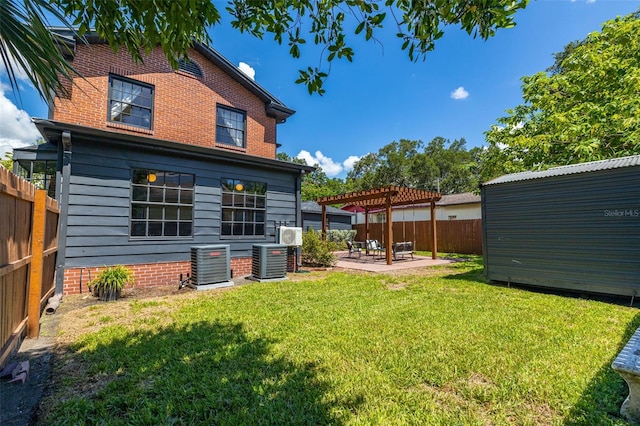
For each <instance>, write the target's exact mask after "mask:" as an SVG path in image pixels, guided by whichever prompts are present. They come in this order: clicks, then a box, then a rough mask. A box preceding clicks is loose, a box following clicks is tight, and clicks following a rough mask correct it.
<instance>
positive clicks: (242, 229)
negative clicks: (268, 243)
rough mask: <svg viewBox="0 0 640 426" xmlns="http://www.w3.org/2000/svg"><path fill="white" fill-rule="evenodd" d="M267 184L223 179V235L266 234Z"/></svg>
mask: <svg viewBox="0 0 640 426" xmlns="http://www.w3.org/2000/svg"><path fill="white" fill-rule="evenodd" d="M266 198H267V184H266V183H262V182H251V181H247V180H239V179H222V227H221V231H220V233H221V234H222V235H223V236H234V237H243V236H245V237H249V236H264V234H265V224H266V220H267V219H266V218H267V214H266Z"/></svg>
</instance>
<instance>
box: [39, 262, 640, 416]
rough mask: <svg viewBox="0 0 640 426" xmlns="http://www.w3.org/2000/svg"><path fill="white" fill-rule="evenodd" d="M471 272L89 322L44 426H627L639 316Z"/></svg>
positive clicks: (324, 277) (325, 278)
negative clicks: (623, 364)
mask: <svg viewBox="0 0 640 426" xmlns="http://www.w3.org/2000/svg"><path fill="white" fill-rule="evenodd" d="M474 259H475V260H474V261H471V262H460V263H456V264H453V265H449V266H446V267H438V268H436V269H435V270H433V271H432V272H430V273H429V274H426V275H425V274H415V275H406V274H403V275H397V276H390V275H382V274H380V275H372V274H356V273H346V272H330V273H321V274H320V275H315V274H316V273H314V274H310V276H309V279H308V280H304V281H284V282H275V283H256V284H251V285H247V286H242V287H240V288H238V289H234V290H231V291H226V292H222V293H217V292H198V293H193V292H192V293H189V294H188V296H187V297H183V296H174V297H170V298H163V299H162V300H161V301H151V302H149V301H145V302H141V301H138V300H133V301H127V300H126V299H124V300H121V301H119V302H118V303H116V304H114V303H111V304H105V305H99V308H97V310H96V308H93V310H89V309H88V308H87V309H86V315H87V318H92V315H98V318H99V319H100V320H99V321H98V322H96V323H95V324H92V325H91V326H89V327H86V329H85V330H84V334H80V335H78V334H75V335H73V336H74V337H73V338H71V337H69V336H70V334H72V333H69V332H67V331H65V332H64V334H62V337H65V338H66V339H67V340H66V341H68V342H69V343H68V346H67V347H65V348H64V350H63V352H62V354H61V356H60V357H59V362H58V363H57V368H56V375H57V376H58V377H60V380H57V381H56V384H57V388H56V392H55V394H54V395H52V396H51V397H50V398H49V399H48V400H47V401H45V403H44V406H45V409H44V413H45V418H44V419H43V420H42V423H43V424H95V423H100V424H122V425H124V424H230V425H231V424H278V425H280V424H296V425H298V424H313V425H316V424H345V425H351V424H367V425H369V424H381V425H382V424H384V425H405V424H418V425H424V424H433V425H451V424H470V425H475V424H477V425H484V424H496V425H499V424H522V425H543V424H544V425H547V424H569V425H571V424H584V425H591V424H613V425H618V424H620V425H621V424H626V423H625V422H624V421H623V420H621V419H620V418H619V416H618V410H619V406H620V403H621V402H622V399H623V398H624V396H625V392H626V390H625V385H624V382H623V381H622V379H621V378H620V377H619V376H618V375H617V374H616V373H614V372H613V371H612V370H611V369H610V365H611V362H612V361H613V358H614V357H615V356H616V355H617V353H618V351H619V350H620V349H621V348H622V346H623V345H624V344H625V343H626V341H627V339H628V338H629V337H630V336H631V334H632V333H633V331H634V330H635V328H637V327H638V326H639V325H640V317H638V315H637V310H636V309H632V308H627V307H622V306H618V305H613V304H606V303H602V302H596V301H588V300H581V299H575V298H566V297H560V296H554V295H547V294H540V293H535V292H530V291H524V290H519V289H513V288H511V289H508V288H503V287H499V286H491V285H487V284H484V283H483V282H482V281H481V279H480V274H481V269H480V267H481V265H480V260H479V259H478V258H474ZM107 305H118V309H119V311H116V312H109V311H106V310H104V309H111V308H110V306H107ZM102 310H104V312H103V311H102ZM80 315H82V314H80ZM107 318H108V320H107ZM63 321H64V319H63Z"/></svg>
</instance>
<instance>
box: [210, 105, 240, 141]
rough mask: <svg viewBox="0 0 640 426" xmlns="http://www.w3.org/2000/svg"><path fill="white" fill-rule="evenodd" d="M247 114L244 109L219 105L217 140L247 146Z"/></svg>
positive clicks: (217, 112)
mask: <svg viewBox="0 0 640 426" xmlns="http://www.w3.org/2000/svg"><path fill="white" fill-rule="evenodd" d="M246 123H247V114H246V113H245V112H244V111H240V110H236V109H231V108H227V107H224V106H221V105H218V106H217V111H216V142H217V143H220V144H224V145H232V146H235V147H237V148H245V129H246Z"/></svg>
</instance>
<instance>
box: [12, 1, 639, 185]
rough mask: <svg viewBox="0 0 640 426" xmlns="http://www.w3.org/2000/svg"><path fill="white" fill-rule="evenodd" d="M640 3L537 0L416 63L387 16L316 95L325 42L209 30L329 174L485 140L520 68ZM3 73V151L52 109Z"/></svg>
mask: <svg viewBox="0 0 640 426" xmlns="http://www.w3.org/2000/svg"><path fill="white" fill-rule="evenodd" d="M219 8H220V9H223V8H224V3H222V2H220V4H219ZM638 8H640V0H597V1H593V0H576V1H571V0H538V1H532V2H531V3H530V4H529V6H528V7H527V8H526V9H525V10H522V11H520V12H518V13H517V15H516V22H517V26H516V27H515V28H512V29H506V30H499V31H498V33H497V34H496V36H494V37H493V38H490V39H488V40H486V41H485V40H482V39H479V38H478V39H473V38H472V37H471V36H469V35H467V34H466V33H465V32H463V31H461V30H459V29H457V28H455V27H447V28H446V29H445V36H444V37H443V38H442V39H440V40H439V41H438V42H437V43H436V48H435V50H434V51H433V52H430V53H429V54H428V55H427V58H426V60H425V61H422V60H420V61H418V62H411V61H410V60H409V59H408V57H407V55H406V53H405V52H404V51H401V50H400V42H399V41H398V40H397V39H396V37H395V35H394V33H395V31H394V29H393V28H392V25H391V21H388V22H387V27H388V28H385V29H384V30H381V31H380V32H379V33H378V34H377V38H378V39H379V40H380V42H381V43H382V46H381V45H380V44H376V43H373V42H371V41H370V42H365V41H364V38H363V37H361V36H355V35H350V36H349V38H348V42H349V43H350V44H351V45H352V46H353V48H354V50H355V57H354V60H353V62H352V63H349V62H347V61H344V60H343V61H339V60H336V61H334V62H333V64H332V67H331V72H330V76H329V79H328V81H327V82H326V83H325V89H326V93H325V94H324V96H318V95H313V96H310V95H309V94H308V92H307V89H306V87H305V86H303V85H299V84H295V83H294V82H295V80H296V79H297V76H298V69H300V68H306V67H307V66H317V65H318V64H319V63H320V54H319V50H318V49H317V48H314V47H313V46H311V45H307V46H306V47H305V48H303V49H302V57H301V58H300V59H297V60H295V59H292V58H291V57H290V56H289V54H288V46H287V45H286V43H285V44H283V45H278V44H277V43H276V42H274V41H272V40H271V39H270V38H269V37H268V36H267V37H265V39H264V40H258V39H255V38H253V37H251V36H248V35H242V34H240V33H238V32H237V31H235V30H233V29H232V28H230V26H229V25H228V22H229V17H228V16H227V15H224V14H223V22H222V24H221V25H220V26H217V27H215V28H213V29H212V30H211V31H210V34H211V36H212V38H213V44H212V45H213V47H214V48H215V49H216V50H218V51H219V52H220V53H221V54H223V55H224V56H226V57H227V58H228V59H229V60H230V61H231V62H233V63H235V64H236V65H237V64H239V63H240V62H244V63H246V64H248V65H249V66H251V67H252V68H253V70H255V80H256V81H257V82H258V83H260V84H261V85H262V86H264V87H265V88H266V89H267V90H269V91H270V92H271V93H273V94H274V95H275V96H276V97H278V98H279V99H280V100H281V101H283V102H284V103H285V104H286V105H287V106H289V107H290V108H293V109H295V110H296V111H297V112H296V114H295V115H293V116H292V117H291V118H289V119H288V120H287V122H286V123H284V124H281V125H279V126H278V142H279V143H281V144H282V148H280V150H281V151H284V152H286V153H287V154H289V155H290V156H298V155H300V156H302V157H304V158H306V159H307V161H308V162H311V163H316V162H317V163H319V164H320V165H321V166H322V167H323V169H324V170H325V172H326V173H327V175H329V176H338V177H344V176H345V175H346V172H347V171H348V170H349V167H350V164H351V163H352V162H353V161H354V160H355V159H357V158H359V157H361V156H363V155H365V154H367V153H369V152H376V151H378V149H380V148H381V147H382V146H384V145H386V144H388V143H391V142H393V141H397V140H399V139H402V138H404V139H420V140H422V141H424V142H425V143H427V142H429V141H430V140H431V139H433V138H434V137H436V136H442V137H444V138H447V139H451V140H453V139H459V138H464V139H466V141H467V148H472V147H474V146H481V145H483V144H484V143H485V141H484V134H483V133H484V132H485V131H486V130H488V129H489V128H490V126H491V125H492V124H495V123H496V119H497V118H498V117H501V116H504V115H505V110H507V109H508V108H511V107H514V106H516V105H518V104H520V103H521V102H522V97H521V88H520V86H521V82H520V78H521V77H523V76H525V75H531V74H534V73H536V72H539V71H544V70H545V69H546V68H548V67H549V66H550V65H551V64H552V63H553V54H554V53H556V52H559V51H561V50H562V49H563V47H564V46H565V45H566V44H567V43H569V42H571V41H573V40H580V39H583V38H584V37H585V36H586V35H587V34H588V33H590V32H592V31H599V30H600V29H601V24H602V23H603V22H605V21H607V20H609V19H613V18H615V17H616V16H622V15H626V14H629V13H631V12H634V11H635V10H637V9H638ZM325 65H326V64H325ZM0 80H1V82H2V84H1V85H0V123H1V124H0V151H1V150H2V147H3V146H4V147H5V149H6V147H7V146H9V145H11V146H20V145H26V144H29V143H32V142H30V141H32V140H33V139H31V138H33V137H34V136H33V135H34V133H33V131H32V129H31V130H30V128H29V123H28V121H29V116H32V117H46V114H47V112H46V106H45V105H44V104H43V103H42V102H41V101H40V100H39V99H38V97H37V94H36V93H35V92H34V91H33V90H32V89H30V88H29V87H28V86H27V83H26V82H25V83H24V84H23V85H22V87H23V91H22V104H21V105H20V104H17V102H16V100H15V99H14V94H13V93H12V92H11V89H10V88H9V87H8V86H7V79H6V75H5V73H4V71H2V75H0ZM454 93H455V94H457V96H456V95H454ZM16 105H18V106H16ZM21 109H24V111H21Z"/></svg>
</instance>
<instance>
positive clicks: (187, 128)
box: [52, 43, 276, 159]
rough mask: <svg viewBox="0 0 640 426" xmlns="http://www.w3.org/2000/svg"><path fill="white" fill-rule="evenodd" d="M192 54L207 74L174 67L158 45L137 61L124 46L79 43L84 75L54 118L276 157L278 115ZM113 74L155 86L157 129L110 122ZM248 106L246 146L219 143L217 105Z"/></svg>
mask: <svg viewBox="0 0 640 426" xmlns="http://www.w3.org/2000/svg"><path fill="white" fill-rule="evenodd" d="M189 58H190V59H191V60H192V61H193V62H195V63H197V64H198V65H199V66H200V68H201V69H202V73H203V78H202V79H200V78H197V77H195V76H192V75H191V74H188V73H185V72H182V71H173V70H172V69H171V67H170V66H169V63H168V62H167V60H166V58H165V56H164V53H163V52H162V50H161V49H160V48H159V47H158V48H156V49H155V50H154V51H152V52H151V53H150V54H149V55H148V56H146V57H145V59H144V64H136V63H135V62H134V61H133V60H132V59H131V56H130V54H129V53H127V52H126V50H124V49H121V50H120V51H119V52H118V53H115V54H114V53H113V51H112V50H111V49H110V48H109V47H108V46H107V45H102V44H92V45H89V46H87V45H84V44H82V43H78V45H77V47H76V56H75V59H74V60H73V67H74V68H75V69H76V70H77V71H78V72H79V73H80V75H82V76H84V78H85V79H83V78H80V77H77V78H75V79H74V82H75V85H70V84H69V85H68V86H67V88H68V89H69V90H70V93H71V95H70V97H69V98H65V99H63V98H60V97H58V98H56V99H55V105H54V112H53V117H52V118H53V119H54V120H57V121H62V122H66V123H71V124H78V125H83V126H88V127H94V128H98V129H104V130H111V131H116V132H122V133H129V134H136V135H142V136H148V137H153V138H157V139H164V140H170V141H174V142H180V143H185V144H192V145H199V146H204V147H208V148H219V149H224V150H232V151H239V152H245V153H247V154H249V155H255V156H259V157H265V158H271V159H274V158H275V156H276V120H275V118H271V117H268V116H267V115H266V112H265V104H264V102H262V101H261V100H260V99H259V98H257V97H256V96H255V95H254V94H253V93H251V92H250V91H249V90H247V89H246V88H244V87H243V86H242V85H240V84H239V83H238V82H236V81H235V80H233V79H232V78H231V77H230V76H229V75H228V74H226V73H225V72H224V71H222V70H221V69H220V68H218V67H216V66H215V65H213V64H212V63H211V62H209V61H208V60H207V59H206V58H205V57H204V56H202V55H201V54H200V53H198V52H196V51H195V50H193V49H191V50H190V51H189ZM109 73H113V74H116V75H120V76H123V77H127V78H130V79H133V80H139V81H141V82H145V83H148V84H152V85H154V88H155V95H154V96H155V99H154V111H153V129H152V130H147V129H138V128H136V127H132V126H126V125H121V124H116V123H109V122H108V121H107V104H108V94H109V90H108V89H109ZM217 104H221V105H225V106H229V107H232V108H236V109H239V110H243V111H246V118H247V121H246V132H245V137H246V149H242V148H236V147H231V146H228V145H221V144H216V141H215V137H216V105H217Z"/></svg>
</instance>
